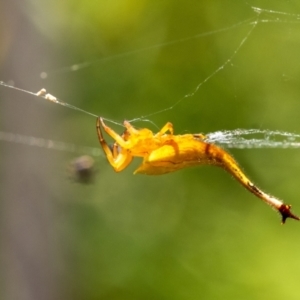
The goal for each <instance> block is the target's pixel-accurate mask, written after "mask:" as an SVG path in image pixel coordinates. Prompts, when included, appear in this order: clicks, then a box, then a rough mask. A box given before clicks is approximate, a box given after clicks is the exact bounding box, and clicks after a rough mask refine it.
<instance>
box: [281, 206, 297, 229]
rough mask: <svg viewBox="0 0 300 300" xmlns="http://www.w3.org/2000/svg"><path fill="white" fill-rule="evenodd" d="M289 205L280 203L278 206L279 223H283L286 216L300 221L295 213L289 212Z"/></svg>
mask: <svg viewBox="0 0 300 300" xmlns="http://www.w3.org/2000/svg"><path fill="white" fill-rule="evenodd" d="M291 207H292V206H291V205H286V204H282V205H281V206H280V208H279V212H280V214H281V217H282V219H281V224H284V223H285V221H286V219H287V218H291V219H294V220H297V221H300V218H299V217H298V216H296V215H294V214H293V213H292V212H291Z"/></svg>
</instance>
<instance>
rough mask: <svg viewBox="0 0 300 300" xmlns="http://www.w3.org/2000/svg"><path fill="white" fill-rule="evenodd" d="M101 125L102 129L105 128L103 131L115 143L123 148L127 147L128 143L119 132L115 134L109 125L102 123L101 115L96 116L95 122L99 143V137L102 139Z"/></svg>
mask: <svg viewBox="0 0 300 300" xmlns="http://www.w3.org/2000/svg"><path fill="white" fill-rule="evenodd" d="M101 126H102V127H103V129H104V130H105V132H106V133H107V134H108V135H110V136H111V137H112V138H113V139H114V140H115V141H116V142H117V144H118V145H119V146H120V147H122V148H125V149H128V148H129V143H128V142H126V141H125V140H124V139H123V138H122V137H121V136H120V135H119V134H117V133H116V132H115V131H114V130H112V129H111V128H110V127H108V126H106V125H105V123H104V121H103V119H102V118H101V117H99V118H97V124H96V127H97V132H98V137H99V141H100V144H101V139H102V140H104V139H103V135H102V131H101ZM101 145H102V144H101ZM102 147H103V146H102Z"/></svg>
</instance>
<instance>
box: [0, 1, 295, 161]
mask: <svg viewBox="0 0 300 300" xmlns="http://www.w3.org/2000/svg"><path fill="white" fill-rule="evenodd" d="M245 5H246V6H248V9H249V11H251V12H252V16H251V17H250V18H247V19H245V20H241V21H238V22H235V23H233V24H231V25H228V26H225V27H222V28H219V29H215V30H211V31H206V32H203V33H198V34H195V35H192V36H188V37H183V38H179V39H174V40H170V41H167V42H163V43H159V44H154V45H150V46H146V47H142V48H137V49H134V50H131V51H125V52H121V53H118V54H114V55H111V56H107V57H104V58H99V59H94V60H90V61H85V62H83V63H77V64H72V65H70V66H65V67H61V68H57V69H54V70H49V71H42V72H41V73H40V77H41V78H42V79H44V80H45V79H48V78H51V77H55V76H59V74H70V73H75V72H82V71H83V70H85V69H87V68H91V67H93V66H95V65H96V66H97V65H99V64H102V63H104V62H105V63H109V62H112V61H116V60H121V61H126V60H127V59H128V58H129V57H132V56H136V55H138V54H141V53H149V52H151V51H152V50H154V49H163V48H168V47H172V46H174V45H180V44H186V43H188V42H190V41H193V40H199V39H205V38H206V37H208V36H212V35H219V34H222V33H232V34H234V33H235V30H237V29H240V28H245V33H244V34H243V35H242V36H241V38H240V39H239V41H238V43H237V45H236V46H235V47H233V50H231V51H230V53H229V55H227V57H224V58H223V61H222V62H220V64H219V65H218V66H217V67H216V68H214V69H213V70H212V71H211V72H210V73H209V74H208V75H207V76H205V77H204V78H202V79H200V81H199V83H197V84H196V85H195V86H194V87H193V88H192V89H191V90H190V91H187V93H186V94H184V95H183V96H182V97H181V98H179V99H178V100H175V102H173V104H171V105H169V106H167V107H165V108H162V109H159V110H155V111H154V112H150V113H147V114H144V115H140V116H138V117H134V118H132V119H130V120H129V121H130V122H149V123H152V124H153V125H154V126H155V127H157V128H159V126H157V125H156V124H155V122H154V121H153V120H152V119H153V117H154V116H156V115H161V114H164V113H166V112H168V111H171V110H173V111H174V113H175V112H178V111H179V110H180V108H179V106H180V105H181V104H183V103H185V102H186V101H190V103H191V102H192V100H191V99H190V98H193V97H194V96H195V95H196V94H199V93H200V91H201V88H202V87H203V86H205V85H206V84H207V83H208V82H209V81H211V80H213V79H215V78H216V77H217V76H218V75H219V73H221V72H223V71H226V69H230V68H231V69H232V68H234V67H235V61H236V60H237V58H238V56H239V55H240V52H241V51H242V50H243V49H245V48H246V49H247V44H251V42H252V41H253V39H255V34H256V31H258V30H259V29H260V30H262V29H263V28H262V27H263V26H264V25H266V24H267V25H270V26H272V25H274V24H290V26H298V25H300V14H295V13H290V12H285V11H280V10H273V9H264V8H260V7H256V6H251V5H249V4H248V3H247V2H245ZM282 76H283V78H284V80H286V81H293V80H295V78H293V77H290V76H289V75H286V74H283V75H282ZM296 80H298V79H297V78H296ZM0 85H2V86H4V87H6V88H13V89H17V90H20V91H21V92H25V93H29V94H32V95H34V96H38V97H40V98H44V99H46V100H51V99H49V98H48V99H47V97H44V95H37V94H36V93H34V92H30V91H27V90H24V89H19V88H17V87H14V86H13V81H11V82H8V83H4V82H0ZM54 99H55V101H52V103H56V104H60V105H63V106H65V107H67V108H70V109H73V110H77V111H79V112H81V113H85V114H88V115H90V116H92V117H95V116H97V114H95V113H93V112H89V111H86V110H83V109H81V108H78V107H76V106H74V105H71V104H69V103H67V102H64V101H61V100H60V99H58V98H55V97H54ZM196 101H198V100H197V99H196ZM104 119H105V120H106V121H107V122H111V123H114V124H116V125H120V126H122V123H121V122H119V121H115V120H112V119H110V118H104ZM206 135H207V141H208V142H211V143H217V144H220V145H224V146H226V147H228V148H299V146H300V135H299V134H294V133H290V132H285V131H277V130H268V129H234V130H224V131H215V132H211V133H208V134H206ZM0 141H5V142H12V143H21V144H24V145H29V146H35V147H42V148H47V149H52V150H59V151H66V152H78V153H87V154H90V155H93V156H99V155H101V151H99V149H98V148H93V147H84V146H78V145H75V144H72V143H65V142H61V141H55V140H51V139H45V138H38V137H33V136H27V135H22V134H18V133H11V132H4V131H0Z"/></svg>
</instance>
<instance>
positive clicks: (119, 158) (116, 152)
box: [96, 117, 132, 172]
mask: <svg viewBox="0 0 300 300" xmlns="http://www.w3.org/2000/svg"><path fill="white" fill-rule="evenodd" d="M101 126H102V127H103V128H104V130H105V131H106V132H107V133H108V134H109V135H110V136H111V137H112V138H114V139H115V141H116V142H115V143H114V145H113V147H112V149H111V148H110V147H109V146H108V144H107V143H106V141H105V140H104V138H103V134H102V130H101ZM96 128H97V134H98V139H99V142H100V145H101V147H102V149H103V151H104V153H105V155H106V158H107V160H108V162H109V163H110V165H111V166H112V167H113V168H114V170H115V171H116V172H120V171H122V170H123V169H125V168H126V167H127V166H128V165H129V164H130V162H131V161H132V155H131V154H130V152H129V151H128V150H126V149H125V148H123V147H122V145H120V143H119V141H121V143H122V144H123V143H126V142H125V141H124V140H123V139H122V137H121V136H119V135H118V134H117V133H115V132H114V131H113V130H112V129H110V128H109V127H107V126H106V125H105V124H104V122H103V120H102V118H100V117H99V118H97V123H96ZM116 137H117V138H116Z"/></svg>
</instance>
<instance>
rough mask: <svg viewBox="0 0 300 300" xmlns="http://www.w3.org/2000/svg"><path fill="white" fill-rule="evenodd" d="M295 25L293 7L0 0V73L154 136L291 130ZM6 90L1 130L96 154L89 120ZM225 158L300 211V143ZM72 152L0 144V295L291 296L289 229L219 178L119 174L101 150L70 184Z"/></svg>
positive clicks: (298, 8) (207, 173) (298, 271)
mask: <svg viewBox="0 0 300 300" xmlns="http://www.w3.org/2000/svg"><path fill="white" fill-rule="evenodd" d="M253 7H259V8H261V9H266V10H267V11H263V10H261V13H260V14H258V13H257V12H255V10H254V9H253ZM276 11H279V12H282V13H280V14H276V13H275V12H276ZM299 16H300V3H299V2H298V1H277V0H275V1H272V3H271V4H270V2H269V1H262V0H257V1H248V2H247V1H233V0H225V1H224V0H217V1H181V0H179V1H171V0H166V1H149V0H123V1H107V0H106V1H104V0H100V1H78V0H72V1H69V0H66V1H57V0H52V1H37V0H30V1H22V3H19V2H18V1H9V0H6V1H2V3H0V20H1V27H0V38H1V45H0V64H1V65H0V66H1V78H0V80H3V81H6V82H13V83H14V84H15V85H16V86H18V87H21V88H25V89H27V90H30V91H33V92H37V91H38V90H39V89H41V88H46V89H47V91H48V92H50V93H51V94H53V95H55V96H56V97H58V98H59V99H62V101H65V102H68V103H70V104H72V105H76V106H78V107H80V108H82V109H85V110H87V111H89V112H92V113H94V114H96V115H101V116H103V117H105V118H109V119H112V120H115V121H116V122H118V123H121V122H122V121H123V120H124V119H129V120H130V119H134V118H139V117H142V116H147V117H145V119H148V120H150V121H151V122H144V121H138V122H136V123H135V126H137V127H149V128H150V129H152V130H153V131H156V130H158V128H161V127H162V126H163V125H164V124H165V123H166V122H167V121H170V122H172V123H173V124H174V128H175V132H176V133H178V134H180V133H197V132H204V133H205V132H213V131H216V130H222V129H236V128H260V129H272V130H275V129H278V130H285V131H290V132H295V133H300V124H299V115H300V101H299V96H300V85H299V80H300V71H299V70H300V61H299V49H300V22H299ZM255 21H257V22H258V23H257V25H256V26H255V28H254V25H253V22H255ZM251 28H254V29H253V31H252V32H250V30H251ZM249 33H250V34H249ZM244 39H245V40H244ZM243 42H244V43H243ZM242 43H243V44H242ZM240 46H241V47H240ZM231 58H232V59H231ZM229 59H230V61H229V62H228V60H229ZM76 64H78V66H79V70H77V71H72V66H74V65H76ZM81 64H83V65H81ZM81 66H82V68H81ZM222 66H224V68H221V69H220V70H219V68H220V67H222ZM217 70H219V71H218V72H216V71H217ZM41 72H46V73H47V78H45V79H42V78H41V77H40V74H41ZM215 72H216V73H215ZM207 78H209V80H206V79H207ZM199 84H200V86H199V89H198V90H197V92H196V93H195V94H194V95H192V96H190V97H189V96H187V95H189V94H191V93H193V92H194V91H195V89H196V87H197V86H198V85H199ZM0 95H1V99H0V100H1V107H2V108H1V120H0V123H1V131H5V132H12V133H14V134H24V135H29V136H35V137H42V138H46V139H52V140H58V141H63V142H66V143H74V144H77V145H85V146H89V147H99V143H98V140H97V136H96V129H95V118H93V117H91V116H88V115H85V114H82V113H79V112H77V111H73V110H70V109H66V108H64V107H61V106H58V105H53V104H52V103H50V102H46V101H43V100H42V99H39V98H36V97H33V96H30V95H24V94H22V93H20V92H16V91H13V90H8V89H5V88H3V87H0ZM186 96H187V97H186ZM21 98H22V99H21ZM178 101H180V102H179V103H178V104H176V103H177V102H178ZM174 104H176V105H175V106H174ZM173 106H174V107H173ZM165 108H170V109H167V110H164V109H165ZM161 110H164V111H163V112H161V113H156V112H158V111H161ZM153 113H156V114H153ZM152 114H153V115H152ZM148 115H150V116H148ZM112 127H113V128H114V129H115V130H116V131H118V132H122V130H123V129H122V127H121V126H118V125H112ZM231 153H232V154H233V155H234V156H235V158H236V159H237V160H238V161H239V162H240V164H241V166H242V167H243V168H244V170H245V172H246V173H247V174H248V175H249V176H250V178H252V179H253V181H254V182H255V183H256V184H257V185H258V186H260V187H261V188H262V189H263V190H265V191H267V192H270V193H271V194H273V195H274V196H276V197H279V198H282V199H284V201H285V202H286V203H289V204H293V208H294V211H295V212H296V213H297V212H298V213H300V200H299V196H298V195H299V191H300V190H299V180H298V177H299V176H298V174H300V158H299V157H300V156H299V150H295V149H259V150H257V149H247V150H246V149H244V150H231ZM79 154H85V153H79ZM79 154H78V153H77V154H75V153H68V152H64V151H61V152H59V151H51V150H47V149H43V148H38V147H29V146H28V145H23V144H22V143H7V142H2V143H1V157H2V159H1V161H0V167H1V206H0V207H1V246H2V247H1V249H2V251H1V253H2V256H1V257H2V259H1V265H2V267H1V285H2V287H3V288H2V289H1V290H2V292H0V294H1V293H2V295H1V299H5V300H7V299H109V300H113V299H131V300H132V299H178V300H180V299H273V300H275V299H283V298H285V299H295V300H296V299H299V292H300V287H299V278H300V259H299V248H298V245H299V244H298V243H299V240H298V239H299V228H300V227H299V224H297V223H296V222H295V221H293V220H288V222H287V224H286V225H285V226H280V218H279V216H278V215H276V213H275V212H274V211H272V210H271V209H270V208H269V207H267V206H266V205H265V204H263V203H262V202H261V201H260V200H258V199H257V198H255V197H254V196H253V195H251V194H250V193H249V192H247V191H245V190H244V189H243V188H241V187H240V185H239V184H238V183H237V182H236V181H235V180H233V179H232V178H231V177H230V176H228V174H226V173H225V172H224V171H222V170H220V169H218V168H213V167H209V166H203V167H201V168H194V169H186V170H183V171H180V172H177V173H174V174H168V175H164V176H153V177H151V176H141V175H136V176H134V175H132V173H133V171H134V170H135V168H136V167H137V166H138V164H139V159H136V160H135V161H134V163H132V164H131V165H130V166H129V167H128V168H127V169H126V170H124V171H123V172H121V173H119V174H117V173H115V172H114V171H113V169H112V168H111V166H110V165H109V164H108V163H107V161H106V158H105V157H104V156H103V155H102V156H100V157H96V158H95V162H96V165H95V168H96V170H97V173H96V176H95V180H94V184H80V183H76V182H73V181H72V180H69V179H68V174H67V171H66V170H67V168H68V167H67V166H68V164H69V163H70V162H71V161H72V160H73V159H74V158H75V157H76V156H78V155H79Z"/></svg>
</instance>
